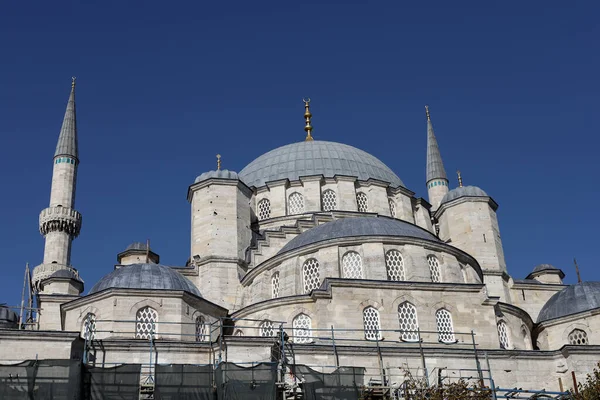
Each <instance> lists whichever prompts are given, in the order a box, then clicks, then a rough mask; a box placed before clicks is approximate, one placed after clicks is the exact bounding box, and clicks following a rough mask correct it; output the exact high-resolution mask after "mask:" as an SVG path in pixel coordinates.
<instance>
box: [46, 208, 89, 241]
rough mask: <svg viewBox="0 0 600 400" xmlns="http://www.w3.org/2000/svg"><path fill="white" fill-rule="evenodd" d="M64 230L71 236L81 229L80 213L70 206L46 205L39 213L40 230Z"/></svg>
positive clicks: (77, 234) (77, 233)
mask: <svg viewBox="0 0 600 400" xmlns="http://www.w3.org/2000/svg"><path fill="white" fill-rule="evenodd" d="M55 231H59V232H65V233H67V234H69V235H71V236H73V237H77V236H79V232H80V231H81V214H80V213H79V212H78V211H76V210H73V209H72V208H68V207H63V206H56V207H48V208H46V209H45V210H42V212H41V213H40V232H41V234H42V235H44V236H45V235H47V234H48V233H49V232H55Z"/></svg>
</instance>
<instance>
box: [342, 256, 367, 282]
mask: <svg viewBox="0 0 600 400" xmlns="http://www.w3.org/2000/svg"><path fill="white" fill-rule="evenodd" d="M342 275H343V277H344V278H348V279H363V277H364V275H363V267H362V258H360V254H358V253H357V252H355V251H349V252H347V253H346V254H344V256H343V257H342Z"/></svg>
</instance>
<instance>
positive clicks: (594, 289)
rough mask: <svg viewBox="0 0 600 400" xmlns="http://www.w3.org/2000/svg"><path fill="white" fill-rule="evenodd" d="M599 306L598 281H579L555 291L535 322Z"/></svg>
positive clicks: (599, 287) (599, 283) (599, 286)
mask: <svg viewBox="0 0 600 400" xmlns="http://www.w3.org/2000/svg"><path fill="white" fill-rule="evenodd" d="M595 308H600V282H581V283H578V284H577V285H571V286H569V287H566V288H564V289H563V290H561V291H560V292H558V293H555V294H554V295H553V296H552V297H550V298H549V299H548V301H547V302H546V304H544V307H542V310H541V311H540V314H539V315H538V319H537V322H538V323H540V322H544V321H548V320H551V319H555V318H560V317H564V316H567V315H571V314H577V313H580V312H583V311H589V310H593V309H595Z"/></svg>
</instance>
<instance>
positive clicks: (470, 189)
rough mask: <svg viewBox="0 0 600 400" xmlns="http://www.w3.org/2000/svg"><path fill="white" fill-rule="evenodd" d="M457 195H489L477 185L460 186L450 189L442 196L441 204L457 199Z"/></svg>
mask: <svg viewBox="0 0 600 400" xmlns="http://www.w3.org/2000/svg"><path fill="white" fill-rule="evenodd" d="M459 197H489V196H488V194H487V193H486V192H484V191H483V190H482V189H481V188H478V187H477V186H461V187H457V188H455V189H452V190H451V191H449V192H448V193H446V194H445V195H444V197H443V198H442V204H443V203H447V202H449V201H452V200H454V199H458V198H459Z"/></svg>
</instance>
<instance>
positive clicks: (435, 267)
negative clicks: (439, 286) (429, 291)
mask: <svg viewBox="0 0 600 400" xmlns="http://www.w3.org/2000/svg"><path fill="white" fill-rule="evenodd" d="M427 264H429V273H430V274H431V282H441V281H442V279H441V278H442V274H441V272H440V262H439V261H438V259H437V258H436V257H434V256H427Z"/></svg>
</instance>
